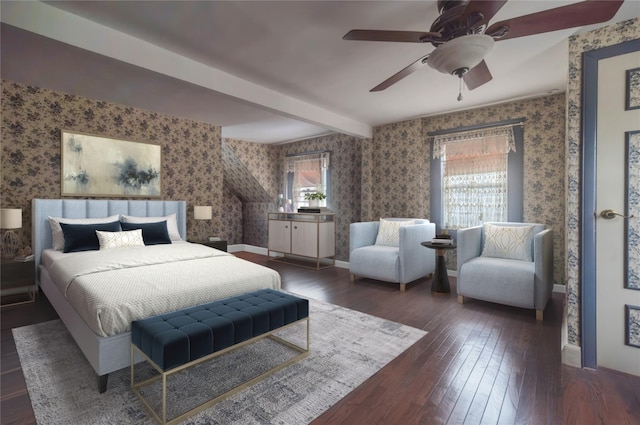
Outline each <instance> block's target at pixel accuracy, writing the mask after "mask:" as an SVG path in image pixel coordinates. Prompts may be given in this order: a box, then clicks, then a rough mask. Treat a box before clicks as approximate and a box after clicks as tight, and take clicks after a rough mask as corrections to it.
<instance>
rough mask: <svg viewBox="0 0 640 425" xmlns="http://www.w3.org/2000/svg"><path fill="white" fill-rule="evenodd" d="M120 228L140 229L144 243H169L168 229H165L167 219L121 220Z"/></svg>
mask: <svg viewBox="0 0 640 425" xmlns="http://www.w3.org/2000/svg"><path fill="white" fill-rule="evenodd" d="M120 225H121V226H122V230H138V229H142V239H143V240H144V244H145V245H160V244H165V243H171V238H169V231H168V230H167V220H164V221H158V222H157V223H125V222H121V223H120Z"/></svg>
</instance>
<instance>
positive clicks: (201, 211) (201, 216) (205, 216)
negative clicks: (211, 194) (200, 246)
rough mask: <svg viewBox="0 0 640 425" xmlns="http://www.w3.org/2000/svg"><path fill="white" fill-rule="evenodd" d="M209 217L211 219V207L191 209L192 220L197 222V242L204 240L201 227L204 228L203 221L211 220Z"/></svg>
mask: <svg viewBox="0 0 640 425" xmlns="http://www.w3.org/2000/svg"><path fill="white" fill-rule="evenodd" d="M211 217H213V211H212V208H211V206H204V205H198V206H194V207H193V218H195V219H196V220H198V227H197V229H196V233H197V235H198V240H200V241H203V240H205V239H206V238H205V237H204V236H203V235H202V227H206V226H205V223H204V220H211Z"/></svg>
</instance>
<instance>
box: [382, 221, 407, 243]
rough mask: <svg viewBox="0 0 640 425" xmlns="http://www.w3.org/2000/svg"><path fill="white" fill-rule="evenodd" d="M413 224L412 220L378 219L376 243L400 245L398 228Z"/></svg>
mask: <svg viewBox="0 0 640 425" xmlns="http://www.w3.org/2000/svg"><path fill="white" fill-rule="evenodd" d="M411 224H414V221H413V220H408V221H392V220H385V219H384V218H381V219H380V228H379V229H378V236H377V237H376V243H375V244H376V245H385V246H400V228H401V227H404V226H409V225H411Z"/></svg>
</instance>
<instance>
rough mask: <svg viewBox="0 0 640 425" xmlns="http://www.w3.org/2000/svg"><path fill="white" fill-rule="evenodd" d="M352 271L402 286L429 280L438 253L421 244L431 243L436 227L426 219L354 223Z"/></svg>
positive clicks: (350, 265) (353, 277) (352, 279)
mask: <svg viewBox="0 0 640 425" xmlns="http://www.w3.org/2000/svg"><path fill="white" fill-rule="evenodd" d="M349 232H350V235H349V271H350V272H351V281H354V280H355V278H356V276H360V277H367V278H370V279H376V280H382V281H385V282H394V283H399V284H400V291H402V292H404V290H405V287H406V284H407V283H409V282H413V281H414V280H416V279H419V278H421V277H425V276H427V275H429V274H431V273H433V271H434V270H435V264H436V262H435V251H434V250H432V249H426V248H425V247H423V246H422V245H420V242H424V241H430V240H431V239H433V237H434V236H435V233H436V225H435V224H434V223H430V222H429V220H426V219H413V218H387V219H380V221H369V222H362V223H351V225H350V228H349Z"/></svg>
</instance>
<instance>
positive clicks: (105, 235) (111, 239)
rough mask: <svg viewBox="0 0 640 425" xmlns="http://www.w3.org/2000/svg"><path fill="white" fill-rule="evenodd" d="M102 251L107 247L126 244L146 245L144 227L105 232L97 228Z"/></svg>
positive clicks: (121, 246) (111, 247) (119, 246)
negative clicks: (143, 236) (143, 233)
mask: <svg viewBox="0 0 640 425" xmlns="http://www.w3.org/2000/svg"><path fill="white" fill-rule="evenodd" d="M96 235H98V242H99V243H100V251H102V250H105V249H113V248H123V247H125V246H144V240H143V239H142V229H137V230H126V231H124V232H103V231H102V230H96Z"/></svg>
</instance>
